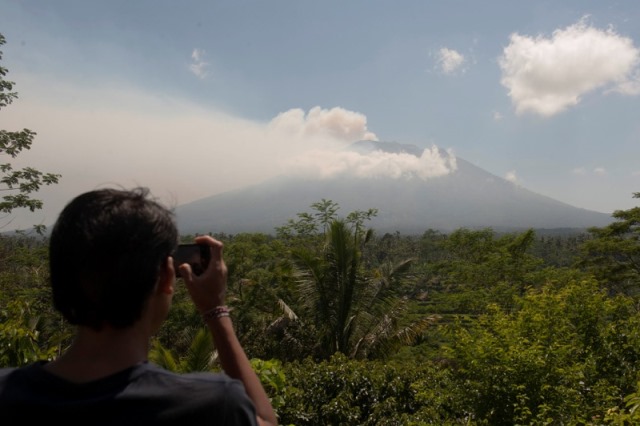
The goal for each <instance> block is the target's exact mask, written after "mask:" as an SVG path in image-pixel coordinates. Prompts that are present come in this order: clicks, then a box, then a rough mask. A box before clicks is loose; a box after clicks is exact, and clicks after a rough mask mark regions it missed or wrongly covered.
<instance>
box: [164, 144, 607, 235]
mask: <svg viewBox="0 0 640 426" xmlns="http://www.w3.org/2000/svg"><path fill="white" fill-rule="evenodd" d="M352 149H355V150H357V151H359V152H361V153H366V152H371V151H372V150H384V151H386V152H396V153H397V152H406V153H410V154H413V155H419V154H420V150H419V149H418V148H417V147H415V146H412V145H401V144H397V143H385V142H368V141H367V142H364V141H362V142H359V143H356V144H354V145H353V147H352ZM456 161H457V170H456V171H455V172H453V173H450V174H448V175H445V176H441V177H437V178H430V179H428V180H421V179H418V178H412V179H392V178H387V177H378V178H350V179H348V180H346V179H339V178H332V179H324V180H320V179H299V178H296V179H294V178H287V177H278V178H274V179H271V180H268V181H265V182H263V183H261V184H258V185H254V186H251V187H247V188H244V189H240V190H236V191H231V192H227V193H223V194H219V195H214V196H211V197H207V198H203V199H200V200H197V201H194V202H191V203H188V204H184V205H181V206H178V207H177V209H176V217H177V220H178V226H179V228H180V232H181V233H184V234H187V233H206V232H225V233H239V232H265V233H273V232H274V228H275V227H277V226H281V225H284V224H285V223H286V222H287V220H288V219H290V218H296V213H299V212H306V211H310V208H309V206H310V205H311V204H312V203H314V202H317V201H320V200H321V199H323V198H324V199H328V200H332V201H334V202H337V203H338V205H339V206H340V210H339V211H338V213H339V214H341V215H347V214H348V213H349V212H351V211H353V210H366V209H369V208H377V209H378V216H377V217H376V218H375V219H374V220H373V221H371V222H370V223H369V225H370V226H371V227H373V228H375V229H376V230H377V231H378V232H395V231H399V232H401V233H403V234H420V233H422V232H424V231H425V230H426V229H429V228H431V229H437V230H441V231H445V232H446V231H451V230H454V229H457V228H460V227H467V228H484V227H492V228H494V229H495V230H518V229H527V228H586V227H589V226H605V225H606V224H608V223H610V222H611V220H612V219H611V216H610V215H607V214H604V213H598V212H593V211H589V210H585V209H580V208H576V207H573V206H570V205H568V204H566V203H562V202H560V201H557V200H554V199H552V198H549V197H546V196H543V195H539V194H536V193H534V192H532V191H529V190H527V189H525V188H522V187H520V186H517V185H514V184H513V183H511V182H508V181H506V180H505V179H502V178H500V177H497V176H495V175H492V174H490V173H488V172H486V171H484V170H482V169H481V168H479V167H477V166H474V165H473V164H471V163H469V162H468V161H465V160H463V159H461V158H457V160H456Z"/></svg>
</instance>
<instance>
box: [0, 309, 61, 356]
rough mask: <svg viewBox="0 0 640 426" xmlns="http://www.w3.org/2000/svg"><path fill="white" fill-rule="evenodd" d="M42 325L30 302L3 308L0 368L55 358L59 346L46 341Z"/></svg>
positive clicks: (0, 325) (0, 321)
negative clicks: (43, 339) (41, 330)
mask: <svg viewBox="0 0 640 426" xmlns="http://www.w3.org/2000/svg"><path fill="white" fill-rule="evenodd" d="M40 325H41V324H40V317H38V316H37V315H35V314H34V313H33V311H32V308H31V306H30V305H29V304H28V303H27V302H24V301H18V300H15V301H11V302H9V303H8V304H7V305H6V306H5V307H4V308H2V309H0V367H19V366H22V365H27V364H30V363H32V362H34V361H37V360H39V359H53V358H54V355H55V354H56V350H57V347H56V346H53V345H52V346H47V343H48V342H46V341H45V342H43V341H42V339H41V332H40ZM41 346H42V347H44V349H43V348H42V347H41Z"/></svg>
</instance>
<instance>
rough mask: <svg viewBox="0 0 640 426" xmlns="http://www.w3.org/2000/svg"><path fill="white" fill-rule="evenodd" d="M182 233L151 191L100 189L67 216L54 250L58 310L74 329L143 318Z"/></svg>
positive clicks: (77, 201)
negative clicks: (143, 313)
mask: <svg viewBox="0 0 640 426" xmlns="http://www.w3.org/2000/svg"><path fill="white" fill-rule="evenodd" d="M177 243H178V231H177V228H176V224H175V221H174V217H173V214H172V212H171V211H170V210H168V209H167V208H165V207H163V206H162V205H160V204H159V203H157V202H156V201H154V200H153V199H150V198H149V191H148V190H147V189H145V188H136V189H133V190H130V191H127V190H117V189H99V190H95V191H90V192H87V193H84V194H81V195H79V196H77V197H76V198H74V199H73V200H72V201H71V202H70V203H69V204H67V206H66V207H65V208H64V209H63V211H62V212H61V213H60V216H59V217H58V220H57V221H56V223H55V225H54V227H53V230H52V232H51V239H50V243H49V257H50V260H49V262H50V272H51V288H52V292H53V301H54V305H55V307H56V309H57V310H58V311H60V312H61V313H62V315H63V316H64V317H65V319H66V320H67V321H69V322H70V323H71V324H75V325H82V326H88V327H91V328H93V329H95V330H100V329H101V328H102V326H103V325H105V324H108V325H110V326H112V327H114V328H124V327H128V326H130V325H132V324H133V323H134V322H135V321H137V320H138V319H139V318H140V317H141V313H142V311H143V309H144V308H145V304H146V302H147V300H148V299H149V297H150V295H151V294H152V292H153V291H154V289H155V287H156V284H157V282H158V279H159V277H160V275H161V273H162V272H163V271H164V269H165V268H167V267H168V266H167V265H168V262H167V258H168V256H170V255H171V253H172V251H173V250H174V249H175V248H176V246H177Z"/></svg>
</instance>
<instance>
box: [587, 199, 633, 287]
mask: <svg viewBox="0 0 640 426" xmlns="http://www.w3.org/2000/svg"><path fill="white" fill-rule="evenodd" d="M633 198H640V192H636V193H634V194H633ZM612 216H613V217H614V218H615V219H616V221H615V222H612V223H610V224H609V225H608V226H605V227H603V228H590V229H589V233H590V234H591V236H592V239H590V240H588V241H585V242H584V243H583V244H582V246H581V251H582V256H581V258H580V260H579V261H578V263H577V264H578V266H580V267H583V268H585V269H586V270H587V271H589V272H591V273H593V274H594V275H595V277H596V278H597V279H598V280H599V281H600V282H601V283H603V284H604V285H605V286H606V287H607V288H608V289H609V291H610V292H612V293H625V294H638V292H639V291H640V207H633V208H631V209H629V210H616V211H615V212H613V215H612Z"/></svg>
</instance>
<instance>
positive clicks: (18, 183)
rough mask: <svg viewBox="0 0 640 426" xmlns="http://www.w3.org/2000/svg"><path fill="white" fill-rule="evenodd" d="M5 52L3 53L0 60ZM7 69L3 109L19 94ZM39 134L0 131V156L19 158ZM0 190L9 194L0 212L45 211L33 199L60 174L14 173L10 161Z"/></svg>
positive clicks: (2, 170)
mask: <svg viewBox="0 0 640 426" xmlns="http://www.w3.org/2000/svg"><path fill="white" fill-rule="evenodd" d="M5 42H6V41H5V38H4V36H3V35H2V34H0V46H2V45H3V44H5ZM1 59H2V51H0V60H1ZM7 72H8V70H7V69H6V68H4V67H3V66H0V109H2V108H4V107H6V106H8V105H10V104H11V103H12V102H13V101H14V100H15V99H17V98H18V94H17V93H16V92H15V91H13V85H14V84H15V83H13V82H12V81H8V80H5V78H4V77H5V76H6V75H7ZM35 136H36V133H35V132H33V131H31V130H29V129H22V130H19V131H8V130H2V129H0V155H8V156H10V157H11V158H16V157H17V156H18V155H19V154H20V153H21V152H22V151H26V150H29V149H31V145H32V143H33V138H34V137H35ZM0 174H1V175H0V191H2V192H4V193H5V194H6V195H4V196H2V198H1V201H0V212H1V213H5V214H7V215H8V214H10V213H11V212H12V211H13V210H14V209H18V208H28V209H29V210H30V211H32V212H33V211H35V210H38V209H41V208H42V205H43V204H42V201H41V200H38V199H35V198H33V197H32V194H33V193H35V192H37V191H38V190H39V189H40V187H41V186H42V185H52V184H56V183H58V179H59V178H60V175H59V174H55V173H45V172H41V171H39V170H36V169H34V168H33V167H24V168H22V169H18V170H15V169H14V168H13V165H12V164H11V163H9V162H7V163H1V164H0ZM35 229H36V231H38V232H39V233H42V232H43V231H44V226H43V225H36V226H35Z"/></svg>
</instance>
